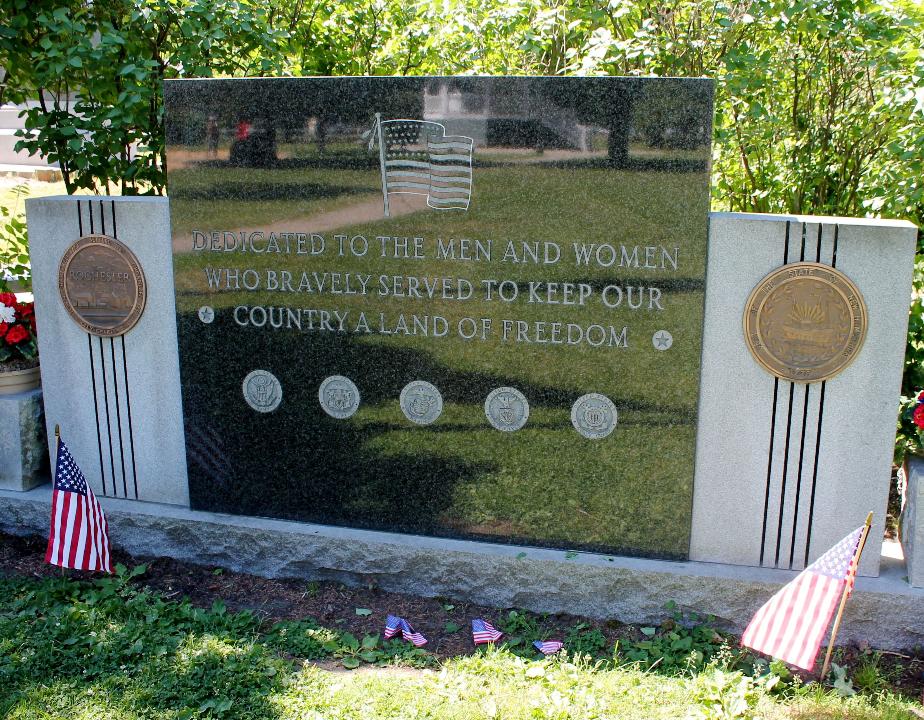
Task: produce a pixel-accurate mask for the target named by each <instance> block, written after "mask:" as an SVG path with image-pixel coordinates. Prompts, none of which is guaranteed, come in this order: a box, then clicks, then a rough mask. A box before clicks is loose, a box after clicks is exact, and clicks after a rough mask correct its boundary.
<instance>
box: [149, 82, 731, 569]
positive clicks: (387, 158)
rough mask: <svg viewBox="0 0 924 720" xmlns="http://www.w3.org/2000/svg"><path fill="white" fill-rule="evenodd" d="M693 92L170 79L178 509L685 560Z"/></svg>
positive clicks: (632, 86)
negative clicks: (183, 501)
mask: <svg viewBox="0 0 924 720" xmlns="http://www.w3.org/2000/svg"><path fill="white" fill-rule="evenodd" d="M712 93H713V85H712V83H711V82H710V81H708V80H700V79H693V80H677V79H649V78H645V79H641V78H602V77H601V78H296V79H254V80H188V81H168V82H167V83H166V86H165V100H166V112H167V167H168V178H169V181H168V182H169V185H168V189H169V194H170V199H171V203H170V206H171V215H172V225H173V248H174V269H175V278H176V298H177V313H178V318H177V319H178V332H179V347H180V365H181V373H182V387H183V407H184V423H185V428H186V438H187V458H188V468H189V482H190V496H191V502H192V505H193V507H194V508H196V509H204V510H214V511H220V512H229V513H236V514H242V515H259V516H269V517H278V518H290V519H298V520H308V521H315V522H322V523H331V524H337V525H346V526H352V527H362V528H377V529H384V530H394V531H399V532H407V533H418V534H426V535H440V536H450V537H460V538H481V539H491V540H499V541H502V542H514V543H523V544H534V545H542V546H550V547H560V548H567V549H596V550H603V551H607V552H614V553H615V552H620V553H627V554H638V555H646V556H659V557H676V558H682V557H686V555H687V551H688V544H689V532H690V514H691V503H692V487H693V462H694V443H695V428H696V412H697V398H698V392H699V376H700V351H701V341H702V320H703V298H704V284H705V266H706V239H707V212H708V208H709V158H710V138H711V129H712Z"/></svg>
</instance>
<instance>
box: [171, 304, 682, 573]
mask: <svg viewBox="0 0 924 720" xmlns="http://www.w3.org/2000/svg"><path fill="white" fill-rule="evenodd" d="M222 315H223V317H222ZM178 321H179V326H180V340H181V346H180V347H181V354H182V356H183V357H184V364H183V388H184V405H185V414H186V418H187V429H186V433H187V441H188V442H191V443H192V450H191V452H190V463H189V479H190V497H191V503H192V506H193V507H195V508H197V509H207V510H213V511H219V512H230V513H234V514H242V515H255V516H268V517H277V518H285V519H293V520H303V521H313V522H322V523H329V524H335V525H346V526H351V527H359V528H373V529H380V530H391V531H398V532H409V533H421V534H427V535H436V536H450V537H478V538H481V539H493V540H499V541H503V542H525V543H528V544H535V545H547V546H548V545H551V546H557V547H561V546H568V547H580V548H587V549H603V550H609V551H617V550H619V549H620V548H619V547H614V545H613V544H612V543H610V544H604V543H586V542H584V543H582V542H575V541H573V540H565V541H563V540H561V539H560V537H558V536H557V535H556V534H555V532H553V531H554V530H555V528H554V527H544V526H542V524H541V523H538V524H530V525H524V524H523V523H521V522H517V521H516V520H515V519H511V518H505V517H496V518H493V519H489V520H485V521H477V520H470V519H467V518H466V517H463V516H460V515H459V513H458V510H457V508H455V507H454V503H455V502H456V498H457V496H458V495H459V494H460V491H461V489H462V488H463V487H464V486H466V485H468V484H470V483H473V482H475V481H478V480H479V479H480V478H483V477H485V476H486V475H488V474H491V473H499V472H500V474H503V463H504V460H505V458H503V457H501V458H498V461H497V462H482V461H478V460H477V459H476V460H472V459H471V458H466V457H465V456H464V454H461V453H460V454H458V455H456V454H453V455H452V456H450V457H447V456H446V455H445V454H444V455H440V454H438V453H437V452H431V451H429V450H428V449H427V448H426V445H427V444H428V439H432V438H433V437H434V434H438V435H441V434H447V433H460V432H461V433H466V432H473V433H481V432H485V431H486V429H487V424H486V421H485V420H483V418H480V419H479V420H478V421H477V422H472V423H466V422H452V421H447V419H446V418H443V419H442V421H441V422H438V423H436V424H434V425H432V426H428V427H427V428H425V429H422V428H416V427H415V428H411V427H409V426H408V425H407V424H403V423H402V422H401V421H400V420H399V419H398V416H399V415H400V410H399V409H398V406H397V398H398V396H399V394H400V392H401V389H402V388H403V387H404V385H406V384H407V382H409V381H410V380H413V379H427V380H429V381H431V382H434V383H435V384H437V385H438V387H439V389H440V392H441V393H442V395H443V398H444V400H445V402H446V403H447V404H457V405H464V406H469V407H472V406H475V407H477V408H478V410H479V413H480V406H481V404H482V403H483V402H484V398H485V397H486V396H487V394H488V393H489V392H490V391H491V390H493V389H495V388H497V387H499V386H503V385H513V386H516V387H517V388H518V389H520V390H521V391H523V392H524V393H525V394H526V395H527V396H528V397H529V399H530V403H531V405H532V407H533V408H534V409H535V410H538V409H540V408H543V407H546V408H554V409H559V410H560V409H561V408H566V409H567V408H570V407H571V404H572V403H573V402H574V400H576V399H577V397H578V396H579V395H580V394H581V393H580V392H578V391H574V390H568V389H564V388H557V387H552V386H543V385H538V384H530V383H526V382H523V381H522V380H521V379H518V378H517V379H514V378H511V377H509V376H504V375H494V374H487V373H472V372H464V371H457V370H454V369H452V368H450V367H446V366H445V365H442V364H440V363H439V362H437V361H435V360H434V359H433V358H432V357H430V356H429V355H428V354H427V353H425V352H423V351H420V350H415V349H412V348H407V347H392V346H388V345H385V344H381V343H377V342H373V343H369V342H361V341H358V338H357V336H354V335H327V334H319V335H310V336H306V335H299V334H295V333H291V334H289V333H280V334H277V335H273V336H272V342H268V338H267V335H266V333H264V332H259V331H244V330H237V329H235V330H233V331H231V332H233V333H234V337H235V339H239V340H240V345H239V346H237V347H235V349H234V352H233V355H232V354H229V353H227V352H223V351H222V350H221V345H220V343H219V341H217V340H216V338H218V337H219V334H218V333H215V332H214V326H217V325H224V326H225V327H228V326H229V325H231V324H232V321H231V318H230V311H229V310H225V311H220V312H219V316H218V317H217V318H216V322H215V323H214V324H213V325H211V326H206V325H203V324H202V323H201V322H199V321H198V319H197V318H196V316H195V315H184V316H180V317H179V318H178ZM227 341H228V336H227V335H225V342H227ZM306 353H307V354H309V356H308V357H306ZM196 358H201V359H202V362H201V363H197V362H195V359H196ZM218 358H221V362H220V365H218V364H216V360H217V359H218ZM255 368H264V369H268V370H270V371H271V372H273V373H274V374H275V375H276V376H277V377H278V379H279V380H280V382H281V384H282V387H283V402H282V404H281V405H280V407H279V408H278V409H277V410H276V411H274V412H272V413H268V414H266V415H259V414H257V413H253V412H251V411H250V410H249V409H248V408H247V407H246V404H245V402H244V400H243V397H242V395H241V386H240V383H241V379H242V378H243V377H244V376H245V375H246V374H247V373H248V372H250V371H251V370H253V369H255ZM331 374H343V375H346V376H347V377H350V378H352V379H353V380H354V381H356V382H357V384H359V386H360V393H361V398H362V405H361V409H360V413H362V411H363V408H367V409H368V408H370V407H374V406H387V404H388V403H391V402H394V404H395V413H396V418H395V421H394V422H392V421H383V420H381V419H377V418H375V417H369V416H368V415H367V417H366V418H362V419H361V420H360V421H357V418H356V417H354V418H353V419H350V420H336V419H333V418H330V417H328V416H327V415H326V414H325V413H324V412H323V410H322V409H321V407H320V405H319V403H318V397H317V389H318V386H319V385H320V382H321V381H322V380H323V379H324V377H326V376H328V375H331ZM613 400H614V401H615V402H616V403H617V405H618V406H619V408H620V410H621V411H626V412H630V411H636V412H639V413H648V414H649V415H648V416H647V417H645V418H644V420H641V421H639V420H636V421H635V422H633V421H631V420H629V421H626V420H621V422H622V423H623V425H625V426H632V425H634V424H639V425H646V426H659V427H662V428H664V429H666V430H669V429H670V428H671V427H676V426H679V425H682V424H689V423H690V422H692V416H689V417H686V416H684V417H681V418H678V417H674V414H675V412H676V406H667V405H665V406H661V405H657V404H655V403H649V402H642V401H638V400H635V401H633V400H630V399H628V398H620V397H618V396H614V397H613ZM529 429H530V430H531V431H537V430H539V431H547V432H548V431H552V432H555V433H561V434H562V435H567V436H568V437H570V435H571V434H572V433H573V432H574V431H573V428H572V427H571V425H570V422H569V421H568V419H567V417H566V416H565V415H564V414H562V417H561V418H560V419H559V420H556V421H548V420H546V421H541V420H539V419H538V418H535V417H531V418H530V424H529ZM401 433H409V435H408V437H411V438H412V440H411V441H410V444H411V446H412V447H410V448H409V447H405V446H404V445H403V444H402V443H401V442H398V443H396V444H393V443H390V440H389V438H392V437H393V436H394V435H400V434H401ZM209 434H211V435H212V436H213V437H215V436H218V437H220V438H221V443H222V444H223V446H224V449H225V450H224V452H222V453H221V456H222V458H224V459H225V460H227V461H229V462H230V465H231V467H232V471H231V476H230V478H228V479H226V476H225V475H224V473H216V472H214V470H215V467H214V466H215V463H214V462H213V461H212V460H209V459H208V457H207V455H206V452H207V451H206V449H205V448H203V446H202V443H201V442H199V440H197V438H199V439H201V438H202V437H205V436H208V435H209ZM395 445H397V447H396V446H395ZM414 446H416V450H415V448H414ZM383 447H388V450H387V451H383V449H382V448H383ZM537 449H538V448H537ZM212 454H213V455H214V452H213V453H212ZM203 458H205V460H203ZM553 463H554V458H553ZM682 497H683V493H681V495H680V496H678V502H679V503H680V504H681V505H683V503H685V502H686V500H683V499H681V498H682ZM536 502H539V501H536ZM540 505H541V503H540ZM581 505H582V506H584V509H579V510H578V512H583V513H584V514H585V515H592V516H596V517H600V508H595V507H594V501H593V499H592V498H588V499H585V501H582V503H581ZM534 509H535V510H540V511H541V512H540V516H541V515H542V514H543V513H545V510H543V509H542V508H541V507H537V508H534ZM561 511H562V510H561V509H559V510H557V511H556V512H561ZM527 514H528V513H527ZM553 514H554V512H553ZM600 522H601V523H603V522H604V521H603V520H600ZM624 549H626V550H628V551H629V552H634V553H635V554H638V549H637V548H631V547H629V548H624ZM684 552H685V548H684V549H680V548H674V549H664V550H663V552H662V553H661V554H663V555H666V556H672V557H678V556H681V555H683V554H684ZM646 554H651V553H646Z"/></svg>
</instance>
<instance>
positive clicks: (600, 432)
mask: <svg viewBox="0 0 924 720" xmlns="http://www.w3.org/2000/svg"><path fill="white" fill-rule="evenodd" d="M616 417H617V413H616V406H615V405H614V404H613V401H612V400H610V399H609V398H608V397H607V396H606V395H601V394H600V393H588V394H587V395H582V396H581V397H579V398H578V399H577V400H575V402H574V405H572V406H571V424H572V425H574V429H575V430H577V431H578V432H579V433H581V435H583V436H584V437H586V438H590V439H591V440H600V439H602V438H605V437H606V436H607V435H609V434H610V433H611V432H613V428H615V427H616Z"/></svg>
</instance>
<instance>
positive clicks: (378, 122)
mask: <svg viewBox="0 0 924 720" xmlns="http://www.w3.org/2000/svg"><path fill="white" fill-rule="evenodd" d="M374 129H375V132H376V133H378V136H379V169H380V170H381V172H382V200H383V202H384V205H385V217H389V216H390V215H391V212H390V208H389V207H388V178H387V177H386V175H385V130H384V129H383V128H382V113H376V114H375V128H374Z"/></svg>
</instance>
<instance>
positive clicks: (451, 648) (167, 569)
mask: <svg viewBox="0 0 924 720" xmlns="http://www.w3.org/2000/svg"><path fill="white" fill-rule="evenodd" d="M45 544H46V541H45V540H44V539H41V538H35V537H31V538H22V537H15V536H11V535H5V534H3V533H0V576H3V575H29V576H34V577H60V576H61V574H62V573H63V572H66V573H67V574H68V576H70V577H73V578H75V579H92V578H93V577H98V576H99V574H98V573H96V574H94V573H89V572H81V571H76V570H67V571H64V570H62V569H61V568H58V567H53V566H51V565H47V564H46V563H45ZM112 563H113V566H115V564H116V563H122V564H123V565H125V566H127V567H132V566H133V565H139V564H142V563H144V564H146V565H147V571H146V572H145V573H144V575H142V576H140V577H139V578H138V581H139V582H140V583H142V584H144V585H146V586H147V587H149V588H151V589H152V590H156V591H158V592H160V593H163V594H164V596H166V597H168V598H173V599H180V598H182V597H184V596H185V597H188V598H189V600H190V602H192V603H193V604H194V605H197V606H199V607H210V606H211V605H212V603H213V602H214V601H216V600H222V601H223V602H224V603H225V605H226V606H227V608H228V609H229V610H231V611H239V610H250V611H251V612H253V613H255V614H256V615H257V616H258V617H260V618H262V619H264V620H267V621H269V622H275V621H278V620H300V619H304V618H308V617H310V618H313V619H315V620H316V621H318V622H319V623H320V624H322V625H325V626H329V627H335V628H337V629H339V630H343V631H346V632H350V633H353V634H354V635H355V636H356V637H359V638H361V637H362V636H363V635H365V634H367V633H369V634H379V633H381V632H382V630H383V628H384V627H385V617H386V615H389V614H391V615H397V616H399V617H403V618H404V619H406V620H407V621H408V622H409V623H411V625H413V626H414V629H415V630H416V631H418V632H421V633H423V634H424V636H425V637H426V638H427V640H428V643H427V646H426V649H427V650H428V651H429V652H432V653H433V654H435V655H436V656H437V657H438V658H441V659H442V658H448V657H452V656H456V655H465V654H468V653H471V652H473V651H474V645H473V643H472V637H471V624H470V623H471V620H472V618H482V619H484V620H487V621H488V622H495V623H496V621H498V620H500V619H501V617H504V616H506V613H507V611H506V610H498V609H497V608H489V607H484V606H482V605H473V604H470V603H466V602H463V601H459V600H452V599H448V598H422V597H417V596H416V595H407V594H404V593H393V592H385V591H384V590H380V589H378V588H376V587H372V586H370V587H362V588H357V587H347V586H345V585H343V584H341V583H337V582H330V581H319V582H309V581H306V580H271V579H268V578H263V577H258V576H256V575H247V574H245V573H236V572H232V571H230V570H225V569H222V568H216V567H203V566H198V565H192V564H189V563H183V562H178V561H176V560H172V559H170V558H154V559H140V558H135V557H132V556H131V555H128V554H126V553H123V552H118V551H116V552H114V553H113V557H112ZM357 608H364V609H367V610H371V611H372V612H371V614H370V615H357V614H356V609H357ZM448 608H451V609H448ZM449 622H452V623H454V624H456V625H459V626H461V629H460V630H454V631H453V632H445V627H446V624H447V623H449ZM579 622H583V623H586V624H587V626H588V628H598V629H599V630H600V631H601V632H602V633H603V634H604V635H605V636H606V638H607V640H608V641H609V642H610V643H612V642H614V641H615V640H617V639H620V638H626V637H630V638H632V639H634V640H639V639H642V638H643V637H644V636H643V635H642V634H641V632H640V631H639V630H638V628H636V627H634V626H631V625H624V624H622V623H619V622H616V621H607V622H599V621H593V620H588V619H585V618H578V617H574V616H570V615H555V616H549V617H545V618H543V620H542V621H541V626H542V627H543V628H544V629H546V630H547V631H548V637H549V638H556V639H560V640H563V639H564V637H565V633H566V631H567V630H568V628H571V627H573V626H574V625H576V624H577V623H579Z"/></svg>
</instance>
